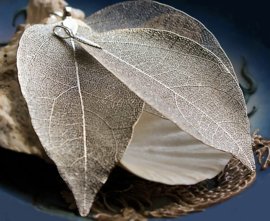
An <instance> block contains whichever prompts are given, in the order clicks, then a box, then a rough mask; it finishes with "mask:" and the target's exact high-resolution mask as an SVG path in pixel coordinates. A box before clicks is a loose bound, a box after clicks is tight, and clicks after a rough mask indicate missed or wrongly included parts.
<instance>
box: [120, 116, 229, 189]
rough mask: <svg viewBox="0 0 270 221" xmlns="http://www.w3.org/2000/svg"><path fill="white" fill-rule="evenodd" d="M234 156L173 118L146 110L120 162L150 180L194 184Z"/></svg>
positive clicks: (213, 174) (211, 175) (212, 175)
mask: <svg viewBox="0 0 270 221" xmlns="http://www.w3.org/2000/svg"><path fill="white" fill-rule="evenodd" d="M231 157H232V156H231V154H229V153H225V152H222V151H220V150H216V149H214V148H211V147H209V146H207V145H205V144H203V143H202V142H201V141H198V140H196V139H195V138H193V137H192V136H190V135H189V134H187V133H186V132H184V131H183V130H181V129H180V128H179V127H178V126H176V125H175V124H174V123H172V122H171V121H169V120H166V119H163V118H161V117H158V116H156V115H153V114H150V113H147V112H143V114H142V116H141V118H140V120H139V122H138V123H137V125H136V127H135V130H134V134H133V138H132V140H131V143H130V144H129V146H128V149H127V150H126V152H125V154H124V157H123V158H122V160H121V162H120V165H121V166H122V167H124V168H125V169H127V170H129V171H130V172H132V173H134V174H135V175H137V176H139V177H142V178H144V179H147V180H151V181H155V182H160V183H165V184H170V185H182V184H183V185H191V184H196V183H198V182H200V181H203V180H205V179H211V178H213V177H215V176H216V175H217V174H218V173H219V172H221V170H222V169H223V168H224V167H225V165H226V164H227V163H228V162H229V160H230V159H231Z"/></svg>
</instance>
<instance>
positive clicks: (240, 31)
mask: <svg viewBox="0 0 270 221" xmlns="http://www.w3.org/2000/svg"><path fill="white" fill-rule="evenodd" d="M116 2H118V1H116V0H102V1H101V0H99V1H98V0H91V1H86V0H76V1H75V0H70V1H69V4H70V5H71V6H72V7H75V8H81V9H83V10H84V11H85V13H86V15H89V14H91V13H93V12H95V11H97V10H99V9H101V8H103V7H105V6H107V5H110V4H113V3H116ZM162 2H163V3H166V4H169V5H171V6H174V7H176V8H178V9H180V10H182V11H185V12H186V13H188V14H190V15H192V16H193V17H195V18H197V19H198V20H200V21H201V22H202V23H203V24H205V25H206V27H207V28H208V29H209V30H211V31H212V32H213V33H214V35H215V36H216V37H217V39H218V40H219V42H220V43H221V46H222V47H223V48H224V49H225V51H226V53H227V54H228V56H229V58H230V59H231V61H232V63H233V65H234V67H235V70H236V72H237V73H239V72H240V67H241V55H246V56H247V58H248V61H249V71H250V73H251V74H252V75H253V76H254V77H255V79H256V80H257V81H258V83H259V89H258V92H257V93H256V94H255V95H254V96H253V97H252V98H251V100H250V101H249V105H248V108H249V109H250V108H251V107H252V106H253V105H256V106H257V107H258V108H259V111H258V113H257V114H256V115H255V116H254V117H253V118H252V119H251V126H252V128H251V130H252V131H253V130H254V129H255V128H257V127H259V128H260V129H261V133H262V135H264V136H265V137H270V124H269V123H268V122H270V121H269V118H270V117H269V116H270V102H269V101H270V100H269V95H270V94H269V82H270V81H269V80H270V77H269V75H270V62H269V60H270V40H269V39H270V29H269V24H268V22H269V20H270V19H269V18H270V16H269V12H268V9H269V7H268V5H267V3H266V1H255V2H254V1H253V2H252V5H251V4H249V3H248V2H246V1H243V0H241V1H236V0H234V1H232V0H226V1H225V0H222V1H210V0H205V1H200V0H189V1H188V0H179V1H177V0H168V1H162ZM26 4H27V0H13V1H11V0H0V28H1V29H0V30H1V31H0V40H1V41H5V40H8V39H9V38H10V37H11V36H12V34H13V33H14V31H15V28H13V27H12V26H11V23H12V16H13V13H14V12H15V11H16V10H17V9H18V8H20V7H23V6H25V5H26ZM21 21H22V18H21ZM18 23H20V21H18ZM12 165H13V164H12V159H10V166H11V167H12ZM0 183H1V174H0ZM269 187H270V169H268V170H266V171H264V172H259V173H258V179H257V180H256V182H255V183H254V184H253V185H252V187H251V188H249V189H248V190H246V191H245V192H244V193H242V194H241V195H239V196H237V197H235V198H233V199H231V200H229V201H227V202H224V203H222V204H220V205H217V206H214V207H211V208H208V209H207V210H206V211H205V212H203V213H196V214H192V215H189V216H187V217H182V218H180V219H179V220H184V221H195V220H216V219H218V220H219V221H227V220H232V221H236V220H245V221H254V220H260V219H261V220H269V219H270V218H269V217H268V210H269V209H270V203H269V198H270V191H269ZM21 220H28V221H36V220H39V221H48V220H49V221H61V220H67V219H66V218H60V217H57V216H55V215H50V214H47V213H44V212H41V211H38V210H36V209H35V207H33V206H32V205H30V204H27V203H24V202H23V200H17V198H16V197H15V196H13V195H12V194H10V193H9V192H7V191H6V190H3V189H0V221H21Z"/></svg>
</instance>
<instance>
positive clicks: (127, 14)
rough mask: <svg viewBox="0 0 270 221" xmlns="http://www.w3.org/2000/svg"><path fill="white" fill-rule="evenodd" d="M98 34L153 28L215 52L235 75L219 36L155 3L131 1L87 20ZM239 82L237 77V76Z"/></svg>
mask: <svg viewBox="0 0 270 221" xmlns="http://www.w3.org/2000/svg"><path fill="white" fill-rule="evenodd" d="M85 23H87V24H88V25H89V26H90V27H91V29H92V30H93V31H95V32H105V31H110V30H115V29H127V28H152V29H159V30H166V31H171V32H174V33H176V34H178V35H180V36H184V37H187V38H189V39H191V40H193V41H195V42H197V43H199V44H200V45H202V46H203V47H205V48H207V49H208V50H210V51H211V52H213V53H214V54H215V55H216V56H217V57H219V58H220V59H221V61H222V62H223V63H224V64H225V66H226V67H227V68H228V69H229V70H230V72H231V73H232V74H234V75H235V73H234V69H233V66H232V64H231V62H230V60H229V58H228V57H227V55H226V54H225V52H224V51H223V49H222V48H221V46H220V44H219V43H218V41H217V39H216V38H215V36H214V35H213V34H212V33H211V32H210V31H209V30H208V29H207V28H206V27H205V26H204V25H203V24H202V23H201V22H199V21H198V20H197V19H195V18H193V17H191V16H189V15H188V14H186V13H185V12H182V11H180V10H178V9H175V8H173V7H171V6H168V5H165V4H161V3H158V2H155V1H149V0H141V1H127V2H121V3H117V4H115V5H111V6H108V7H106V8H104V9H102V10H100V11H98V12H96V13H94V14H92V15H90V16H89V17H87V18H86V19H85ZM234 77H235V79H237V77H236V75H235V76H234Z"/></svg>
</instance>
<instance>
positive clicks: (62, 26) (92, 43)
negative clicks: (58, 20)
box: [53, 25, 102, 49]
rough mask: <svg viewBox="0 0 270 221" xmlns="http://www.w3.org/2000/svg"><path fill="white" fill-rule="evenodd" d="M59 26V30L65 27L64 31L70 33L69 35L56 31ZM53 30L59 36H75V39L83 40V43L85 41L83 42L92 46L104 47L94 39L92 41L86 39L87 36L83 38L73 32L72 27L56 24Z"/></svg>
mask: <svg viewBox="0 0 270 221" xmlns="http://www.w3.org/2000/svg"><path fill="white" fill-rule="evenodd" d="M57 28H58V30H59V29H64V31H65V32H66V34H67V35H68V37H65V36H61V35H60V34H59V32H57V31H56V29H57ZM53 32H54V34H55V35H56V36H57V37H59V38H62V39H67V38H73V39H75V40H77V41H79V42H81V43H83V44H86V45H89V46H92V47H95V48H99V49H102V48H101V47H100V46H99V45H98V44H96V43H95V42H92V41H90V40H88V39H85V38H83V37H81V36H77V35H74V34H73V32H72V30H71V29H70V28H68V27H66V26H64V25H55V26H54V27H53Z"/></svg>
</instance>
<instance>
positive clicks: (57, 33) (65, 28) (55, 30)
mask: <svg viewBox="0 0 270 221" xmlns="http://www.w3.org/2000/svg"><path fill="white" fill-rule="evenodd" d="M57 28H58V30H60V29H64V31H65V33H66V34H67V35H68V36H67V37H65V36H61V35H60V34H59V32H57ZM53 32H54V34H55V35H56V36H57V37H59V38H62V39H68V38H74V37H75V36H74V34H73V32H72V30H71V29H70V28H68V27H66V26H63V25H55V26H54V27H53Z"/></svg>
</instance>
